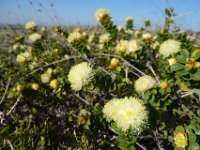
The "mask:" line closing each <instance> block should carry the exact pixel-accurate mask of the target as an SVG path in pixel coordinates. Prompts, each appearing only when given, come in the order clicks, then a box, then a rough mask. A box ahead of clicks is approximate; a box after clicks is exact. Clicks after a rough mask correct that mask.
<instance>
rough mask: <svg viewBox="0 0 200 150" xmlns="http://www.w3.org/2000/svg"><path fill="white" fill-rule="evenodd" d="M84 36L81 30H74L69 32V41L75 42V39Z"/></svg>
mask: <svg viewBox="0 0 200 150" xmlns="http://www.w3.org/2000/svg"><path fill="white" fill-rule="evenodd" d="M81 38H82V34H81V33H80V32H77V31H74V32H72V33H70V34H69V36H68V38H67V41H68V42H69V43H72V42H74V41H75V40H80V39H81Z"/></svg>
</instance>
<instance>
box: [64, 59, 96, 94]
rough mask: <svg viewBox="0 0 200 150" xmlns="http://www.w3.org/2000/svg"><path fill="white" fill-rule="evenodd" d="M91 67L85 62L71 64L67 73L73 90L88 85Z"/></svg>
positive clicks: (90, 77) (90, 78)
mask: <svg viewBox="0 0 200 150" xmlns="http://www.w3.org/2000/svg"><path fill="white" fill-rule="evenodd" d="M93 77H94V73H93V70H92V67H91V66H90V65H89V63H87V62H82V63H80V64H77V65H75V66H73V67H72V68H71V69H70V71H69V74H68V81H69V82H70V84H71V88H72V89H73V90H74V91H80V90H81V89H82V87H83V86H85V85H88V84H89V83H90V81H91V80H92V79H93Z"/></svg>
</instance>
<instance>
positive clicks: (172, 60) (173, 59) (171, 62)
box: [168, 58, 176, 66]
mask: <svg viewBox="0 0 200 150" xmlns="http://www.w3.org/2000/svg"><path fill="white" fill-rule="evenodd" d="M168 63H169V65H170V66H172V65H173V64H175V63H176V59H175V58H170V59H168Z"/></svg>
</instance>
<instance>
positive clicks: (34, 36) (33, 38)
mask: <svg viewBox="0 0 200 150" xmlns="http://www.w3.org/2000/svg"><path fill="white" fill-rule="evenodd" d="M28 39H29V41H30V42H31V43H34V42H36V41H38V40H40V39H41V35H40V34H38V33H32V34H31V35H29V37H28Z"/></svg>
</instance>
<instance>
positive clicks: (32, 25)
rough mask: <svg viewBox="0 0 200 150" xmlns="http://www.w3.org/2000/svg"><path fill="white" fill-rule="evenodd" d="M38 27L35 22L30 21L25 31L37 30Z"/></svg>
mask: <svg viewBox="0 0 200 150" xmlns="http://www.w3.org/2000/svg"><path fill="white" fill-rule="evenodd" d="M36 27H37V25H36V23H35V22H33V21H29V22H27V23H26V25H25V29H26V30H35V29H36Z"/></svg>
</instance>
